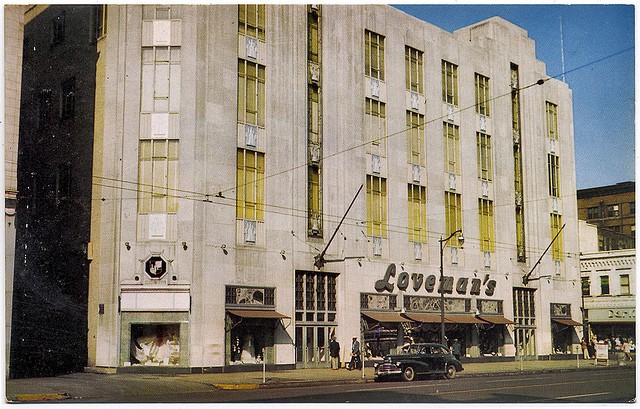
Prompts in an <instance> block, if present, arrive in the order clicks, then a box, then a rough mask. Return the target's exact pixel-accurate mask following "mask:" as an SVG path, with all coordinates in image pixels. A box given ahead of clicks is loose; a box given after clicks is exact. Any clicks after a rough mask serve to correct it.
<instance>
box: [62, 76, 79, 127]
mask: <svg viewBox="0 0 640 409" xmlns="http://www.w3.org/2000/svg"><path fill="white" fill-rule="evenodd" d="M61 89H62V95H61V104H60V116H61V117H62V119H68V118H73V116H74V115H75V113H76V77H71V78H69V79H68V80H66V81H65V82H63V83H62V86H61Z"/></svg>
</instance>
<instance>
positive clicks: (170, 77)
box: [141, 46, 181, 112]
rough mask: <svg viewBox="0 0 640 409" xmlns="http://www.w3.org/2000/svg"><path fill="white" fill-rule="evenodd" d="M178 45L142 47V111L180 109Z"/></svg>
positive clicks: (174, 110)
mask: <svg viewBox="0 0 640 409" xmlns="http://www.w3.org/2000/svg"><path fill="white" fill-rule="evenodd" d="M180 77H181V66H180V47H160V46H157V47H142V90H141V94H142V95H141V105H142V107H141V110H142V112H177V111H179V110H180Z"/></svg>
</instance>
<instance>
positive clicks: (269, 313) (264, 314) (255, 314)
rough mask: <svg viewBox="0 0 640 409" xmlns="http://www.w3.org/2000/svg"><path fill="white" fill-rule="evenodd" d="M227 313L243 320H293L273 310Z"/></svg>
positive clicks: (231, 311)
mask: <svg viewBox="0 0 640 409" xmlns="http://www.w3.org/2000/svg"><path fill="white" fill-rule="evenodd" d="M227 312H228V313H229V314H233V315H236V316H238V317H241V318H273V319H281V318H288V319H291V317H287V316H286V315H283V314H280V313H279V312H276V311H273V310H227Z"/></svg>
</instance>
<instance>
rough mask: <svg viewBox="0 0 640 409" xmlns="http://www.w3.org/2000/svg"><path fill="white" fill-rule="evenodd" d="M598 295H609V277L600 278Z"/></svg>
mask: <svg viewBox="0 0 640 409" xmlns="http://www.w3.org/2000/svg"><path fill="white" fill-rule="evenodd" d="M600 295H609V276H600Z"/></svg>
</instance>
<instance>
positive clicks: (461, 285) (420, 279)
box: [374, 263, 496, 297]
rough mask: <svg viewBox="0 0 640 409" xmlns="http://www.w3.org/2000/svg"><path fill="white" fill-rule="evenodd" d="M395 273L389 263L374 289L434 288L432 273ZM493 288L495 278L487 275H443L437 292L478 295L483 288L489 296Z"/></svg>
mask: <svg viewBox="0 0 640 409" xmlns="http://www.w3.org/2000/svg"><path fill="white" fill-rule="evenodd" d="M396 274H397V272H396V265H395V264H394V263H391V264H389V266H388V267H387V270H386V271H385V273H384V278H382V279H380V280H378V281H376V283H375V286H374V287H375V289H376V291H378V292H380V293H381V292H384V291H387V292H390V293H391V292H393V289H394V288H395V286H398V290H400V291H407V289H408V288H411V289H412V290H413V291H415V292H418V291H420V290H421V289H423V288H424V289H425V290H426V291H427V292H429V293H432V292H433V291H434V290H436V283H437V279H436V276H435V275H434V274H430V275H428V276H426V277H425V275H424V274H421V273H408V272H406V271H403V272H401V273H400V274H397V278H396ZM495 288H496V280H491V279H490V278H489V275H486V276H485V278H484V279H480V278H472V279H469V278H467V277H459V278H458V279H457V280H456V279H455V277H451V276H444V280H443V281H442V283H440V286H439V288H438V289H437V291H438V293H440V292H444V293H445V294H452V293H453V291H454V289H455V291H456V293H458V294H467V292H468V293H469V294H470V295H480V294H481V292H482V291H483V290H484V294H485V295H486V296H489V297H490V296H492V295H493V294H494V293H495Z"/></svg>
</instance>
